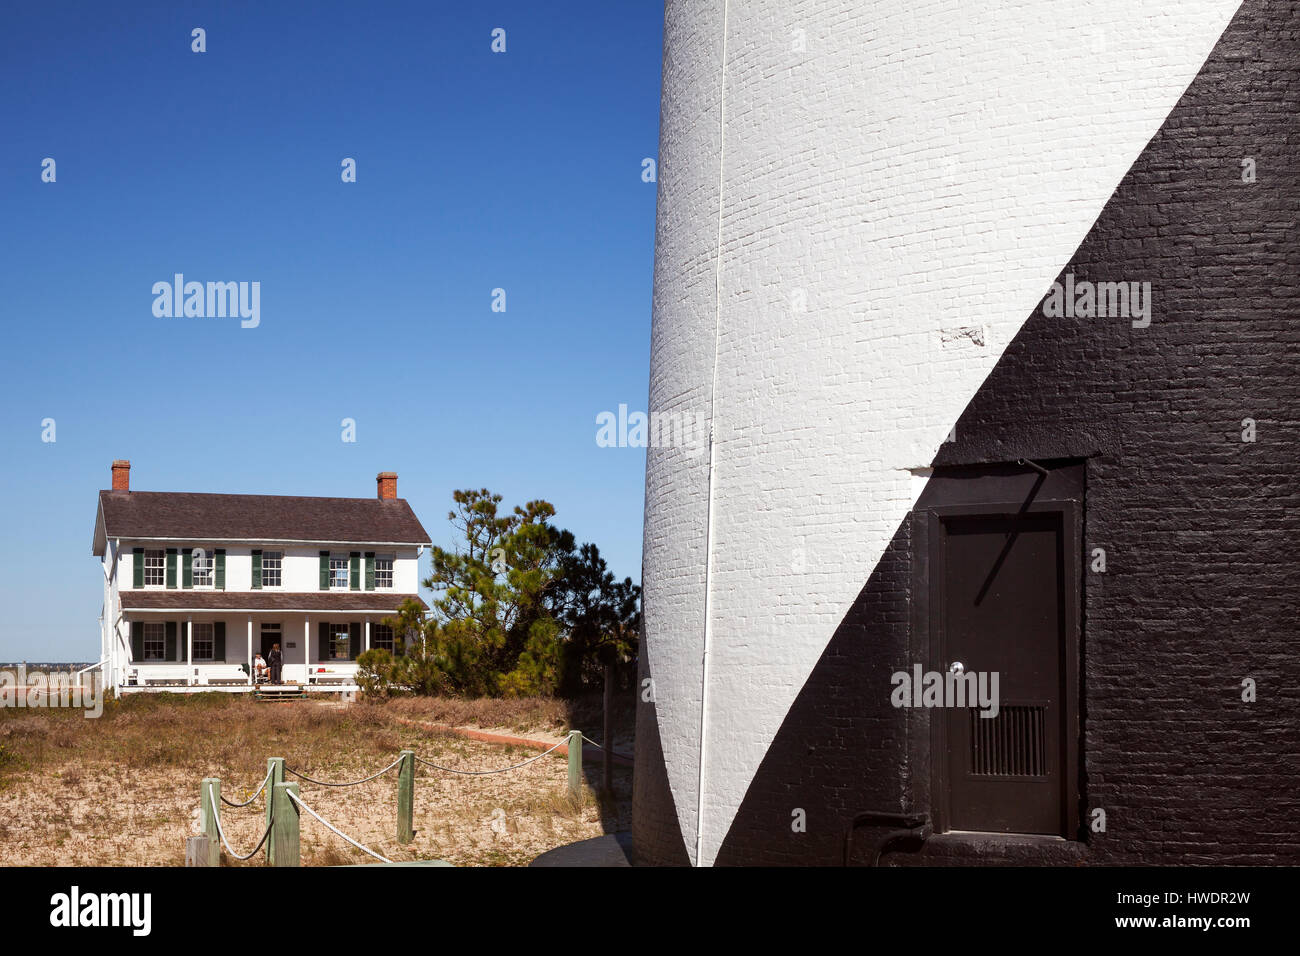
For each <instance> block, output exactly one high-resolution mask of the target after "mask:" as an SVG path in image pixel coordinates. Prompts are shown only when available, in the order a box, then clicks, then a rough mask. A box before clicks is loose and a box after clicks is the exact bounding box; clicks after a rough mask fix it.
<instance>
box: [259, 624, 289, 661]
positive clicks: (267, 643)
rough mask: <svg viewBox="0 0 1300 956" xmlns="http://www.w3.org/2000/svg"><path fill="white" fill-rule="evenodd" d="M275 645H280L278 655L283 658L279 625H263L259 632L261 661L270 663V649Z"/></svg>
mask: <svg viewBox="0 0 1300 956" xmlns="http://www.w3.org/2000/svg"><path fill="white" fill-rule="evenodd" d="M275 644H279V645H280V654H281V656H283V655H284V642H283V641H282V640H281V638H280V625H279V624H263V625H262V630H261V644H260V645H259V647H260V650H261V653H262V660H264V661H268V662H269V661H270V658H271V647H272V646H273V645H275Z"/></svg>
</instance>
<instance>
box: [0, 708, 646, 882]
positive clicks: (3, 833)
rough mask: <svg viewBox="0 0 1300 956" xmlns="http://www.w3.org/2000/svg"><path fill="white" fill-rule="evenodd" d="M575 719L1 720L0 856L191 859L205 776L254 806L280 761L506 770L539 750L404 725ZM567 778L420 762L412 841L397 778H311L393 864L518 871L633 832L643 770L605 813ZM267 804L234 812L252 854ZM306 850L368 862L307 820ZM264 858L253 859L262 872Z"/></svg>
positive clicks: (557, 725) (44, 860)
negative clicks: (335, 783)
mask: <svg viewBox="0 0 1300 956" xmlns="http://www.w3.org/2000/svg"><path fill="white" fill-rule="evenodd" d="M566 713H567V709H566V705H565V704H564V703H563V702H557V701H549V700H545V701H528V700H520V701H483V702H478V701H427V700H426V701H416V700H402V701H391V702H389V703H388V704H384V705H354V706H342V705H338V704H325V703H317V702H306V701H304V702H293V703H279V704H269V703H258V702H256V701H252V700H248V699H246V698H244V697H242V696H236V695H225V694H211V695H208V694H204V695H193V696H182V695H161V694H160V695H136V696H132V697H128V698H126V699H125V700H123V701H121V702H109V703H108V704H107V706H106V709H105V712H104V716H103V717H102V718H100V719H98V720H87V719H85V718H84V717H83V716H82V715H81V712H80V711H75V710H40V711H15V710H3V711H0V859H2V860H3V861H4V863H6V864H9V865H19V864H28V865H43V866H48V865H60V864H89V865H180V864H181V863H183V862H184V843H185V841H184V837H185V836H186V835H188V834H190V833H192V832H194V829H195V827H196V825H197V820H198V789H199V781H200V780H201V779H202V778H203V777H205V776H213V777H219V778H221V780H222V792H223V793H224V794H225V796H226V797H227V798H228V799H232V800H237V801H242V800H245V799H247V798H248V797H249V796H251V795H252V792H253V790H255V789H256V788H257V785H258V783H260V781H261V780H262V778H263V777H264V776H265V773H266V758H267V757H268V756H283V757H284V758H285V761H286V763H287V764H288V765H289V766H291V767H294V768H295V769H298V770H301V771H302V772H303V773H306V774H308V775H309V776H312V777H316V778H318V779H321V780H331V781H332V780H354V779H358V778H360V777H364V776H368V775H369V774H371V773H373V772H374V771H376V770H378V769H380V768H382V767H384V766H385V765H387V764H388V763H390V762H391V761H392V759H393V758H394V757H395V756H396V755H397V752H398V751H399V750H401V749H402V748H404V747H409V748H410V749H412V750H414V751H415V752H416V753H417V754H419V755H420V756H422V757H424V758H426V759H429V760H432V761H434V762H436V763H439V764H442V765H445V766H448V767H454V768H459V769H476V770H477V769H490V768H495V767H503V766H507V765H509V764H513V763H518V762H519V761H521V760H524V759H526V758H527V757H531V756H533V755H534V754H535V753H536V751H534V750H526V749H524V748H514V747H501V746H497V745H494V744H487V743H481V742H478V741H472V740H466V739H465V738H462V737H458V736H454V735H449V734H436V733H430V732H426V731H422V730H421V729H419V728H416V727H411V726H409V725H406V724H401V723H398V722H397V721H396V720H394V719H393V718H394V716H403V717H407V718H408V719H419V720H426V721H432V722H437V723H449V724H453V723H454V724H468V725H479V726H484V725H486V726H491V727H508V728H510V729H511V730H513V731H514V732H517V733H527V734H528V735H529V736H536V737H539V738H542V739H558V734H559V733H560V732H561V731H562V730H563V728H564V726H565V724H566V722H567V717H566V716H565V715H566ZM597 726H598V724H597ZM593 736H595V735H593ZM617 742H618V738H616V743H617ZM599 772H600V767H599V764H598V763H589V764H588V766H587V774H588V780H598V779H599ZM290 779H294V778H292V777H290ZM565 780H566V764H565V760H564V758H562V757H556V756H550V757H546V758H543V759H541V760H537V761H534V762H533V763H531V764H529V765H528V766H527V767H524V768H521V769H519V770H514V771H511V772H509V773H504V774H494V775H490V776H482V777H471V776H463V775H454V774H448V773H443V772H440V771H437V770H433V769H431V768H429V767H425V766H423V765H417V773H416V796H415V828H416V831H417V832H416V839H415V842H414V843H412V844H409V845H407V846H405V847H402V846H399V845H398V844H397V843H396V840H395V839H394V837H393V833H394V829H395V824H396V786H397V780H396V771H392V772H390V773H389V774H387V775H385V776H383V777H381V778H379V779H378V780H375V781H373V782H371V783H367V784H362V785H361V786H357V787H348V788H327V787H319V786H315V785H313V784H310V783H303V784H302V791H301V792H302V797H303V799H304V800H305V801H306V802H307V803H308V805H310V806H311V807H312V808H313V809H315V810H316V811H317V812H318V813H320V814H321V815H322V816H323V817H325V818H326V819H327V820H329V821H330V822H331V823H333V824H334V825H335V826H337V827H338V828H339V829H341V830H342V831H343V832H345V833H347V834H349V835H350V836H352V837H353V838H354V839H357V840H360V841H361V842H362V843H364V844H366V845H367V846H370V847H371V848H372V849H374V850H377V851H378V852H380V853H383V854H384V855H385V856H388V857H389V858H391V859H394V860H415V859H435V858H437V859H445V860H448V861H449V862H451V863H455V864H457V865H519V864H524V863H527V862H529V861H530V860H532V859H533V858H534V857H535V856H537V854H539V853H541V852H543V851H545V850H547V849H550V848H552V847H555V846H560V845H562V844H565V843H570V842H573V841H575V840H582V839H586V838H588V837H593V836H599V835H600V834H601V833H603V832H609V831H612V830H620V829H626V828H627V826H628V825H629V823H630V819H629V812H630V811H629V807H630V798H631V773H630V770H627V769H625V768H618V770H617V771H616V775H615V791H616V799H615V801H613V802H612V803H609V804H606V805H605V806H604V807H603V808H602V807H601V806H599V805H598V803H597V801H596V799H595V797H594V795H592V794H590V793H586V794H584V799H583V800H582V801H580V802H579V803H578V804H576V805H575V804H573V803H571V802H570V801H569V800H568V798H567V796H566V790H565ZM264 807H265V804H264V803H263V798H261V797H259V798H258V800H257V801H256V802H255V803H254V804H253V805H251V806H249V807H247V808H245V809H242V810H235V809H232V808H229V807H224V808H223V814H222V821H223V825H224V826H225V828H226V833H227V836H228V837H229V839H230V841H231V842H232V844H234V845H235V847H236V848H237V849H239V850H241V851H243V852H246V851H247V850H248V849H251V848H252V846H253V845H254V843H255V842H256V841H257V839H258V837H259V836H260V835H261V833H262V829H263V826H264V821H265V810H264ZM302 847H303V863H304V864H305V865H336V864H340V863H351V862H356V863H360V862H365V861H366V860H367V859H368V858H367V857H365V856H364V854H362V853H361V852H360V851H357V850H355V849H353V848H351V847H349V846H348V845H347V844H346V843H344V842H343V841H341V840H340V839H339V838H338V837H336V836H334V835H333V834H331V833H330V832H329V831H327V830H326V829H325V828H324V827H322V826H321V825H320V824H318V823H317V822H316V821H315V820H312V819H311V818H310V817H308V816H307V815H305V814H304V816H303V831H302ZM261 859H262V857H261V855H259V856H258V857H255V858H254V860H252V861H250V863H249V864H246V865H261ZM223 862H224V863H226V864H233V861H232V860H230V859H228V858H227V859H226V860H224V861H223Z"/></svg>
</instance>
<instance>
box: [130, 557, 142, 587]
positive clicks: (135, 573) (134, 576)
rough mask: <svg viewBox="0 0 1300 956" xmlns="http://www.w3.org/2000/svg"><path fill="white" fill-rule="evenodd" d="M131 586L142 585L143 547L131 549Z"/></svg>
mask: <svg viewBox="0 0 1300 956" xmlns="http://www.w3.org/2000/svg"><path fill="white" fill-rule="evenodd" d="M131 587H133V588H142V587H144V548H132V549H131Z"/></svg>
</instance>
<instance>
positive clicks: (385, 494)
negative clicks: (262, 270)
mask: <svg viewBox="0 0 1300 956" xmlns="http://www.w3.org/2000/svg"><path fill="white" fill-rule="evenodd" d="M375 481H377V482H378V483H379V497H380V498H383V499H385V500H392V499H393V498H396V497H397V472H395V471H381V472H380V473H379V474H378V475H376V476H375Z"/></svg>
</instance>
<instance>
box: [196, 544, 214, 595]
mask: <svg viewBox="0 0 1300 956" xmlns="http://www.w3.org/2000/svg"><path fill="white" fill-rule="evenodd" d="M193 551H197V552H199V553H200V554H202V555H203V565H204V568H205V573H204V575H203V576H204V577H205V578H206V579H207V583H206V584H200V583H199V559H198V558H196V557H194V554H193ZM193 551H192V552H191V553H190V586H191V587H193V588H196V589H199V590H204V589H206V590H211V589H212V588H213V587H215V586H216V583H217V552H215V551H210V550H208V549H207V548H194V549H193Z"/></svg>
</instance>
